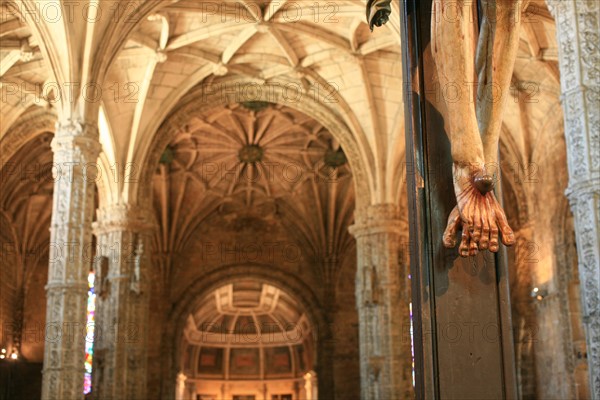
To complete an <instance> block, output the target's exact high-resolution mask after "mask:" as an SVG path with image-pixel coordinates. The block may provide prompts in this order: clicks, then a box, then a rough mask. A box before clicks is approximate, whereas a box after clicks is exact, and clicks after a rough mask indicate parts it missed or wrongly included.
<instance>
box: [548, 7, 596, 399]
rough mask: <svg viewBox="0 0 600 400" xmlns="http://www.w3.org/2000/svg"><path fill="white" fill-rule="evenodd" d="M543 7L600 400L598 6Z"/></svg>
mask: <svg viewBox="0 0 600 400" xmlns="http://www.w3.org/2000/svg"><path fill="white" fill-rule="evenodd" d="M548 5H549V8H550V11H551V12H552V14H553V15H554V18H555V19H556V33H557V40H558V48H559V62H560V73H561V86H562V104H563V108H564V113H565V137H566V142H567V159H568V164H569V188H568V189H567V197H568V198H569V202H570V204H571V209H572V211H573V215H574V217H575V224H574V225H575V235H576V240H577V255H578V260H579V261H578V263H579V278H580V280H581V302H582V310H583V321H584V326H585V331H586V343H587V359H588V365H589V377H590V389H591V396H592V398H593V399H600V291H599V287H600V111H598V110H600V54H599V53H598V42H600V3H598V1H596V0H584V1H560V0H549V1H548Z"/></svg>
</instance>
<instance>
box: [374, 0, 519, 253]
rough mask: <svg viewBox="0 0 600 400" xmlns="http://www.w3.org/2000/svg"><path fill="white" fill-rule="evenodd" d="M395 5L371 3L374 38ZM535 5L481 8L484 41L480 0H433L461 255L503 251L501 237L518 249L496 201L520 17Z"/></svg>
mask: <svg viewBox="0 0 600 400" xmlns="http://www.w3.org/2000/svg"><path fill="white" fill-rule="evenodd" d="M390 3H391V0H380V1H379V0H370V1H369V3H368V6H367V18H368V19H369V25H370V28H371V30H373V27H374V26H381V25H383V24H384V23H386V22H387V20H388V18H389V15H390V13H391V8H390ZM527 3H528V1H523V0H481V3H480V5H481V29H480V32H479V35H477V19H476V15H477V12H476V8H477V1H476V0H459V1H457V0H434V2H433V9H432V12H431V40H432V43H431V52H432V55H433V59H434V63H435V67H436V71H437V77H438V79H439V82H440V88H441V89H442V90H444V92H445V93H447V91H448V90H452V91H453V92H454V93H453V94H452V96H451V97H450V96H447V95H445V96H444V100H445V105H446V108H445V110H443V115H444V119H445V121H446V124H447V131H448V132H449V139H450V144H451V152H452V160H453V177H454V193H455V195H456V200H457V205H456V207H455V208H454V209H453V210H452V212H451V213H450V215H449V217H448V224H447V227H446V231H445V232H444V236H443V243H444V245H445V246H446V247H449V248H452V247H455V246H456V243H457V240H456V234H457V232H458V231H459V229H460V230H462V235H461V236H462V239H461V241H460V246H459V254H460V255H461V256H463V257H467V256H473V255H476V254H477V253H478V252H479V251H481V250H490V251H492V252H497V251H498V248H499V246H498V243H499V237H501V239H502V242H503V243H504V244H505V245H507V246H512V245H513V244H514V243H515V237H514V233H513V231H512V229H511V228H510V226H509V225H508V222H507V220H506V215H505V213H504V210H503V209H502V207H501V205H500V203H499V202H498V200H497V199H496V196H495V195H494V192H493V189H494V186H495V181H496V180H497V176H498V175H497V170H498V169H499V167H498V139H499V137H500V131H501V128H502V116H503V113H504V109H505V105H506V100H507V98H508V93H509V88H510V82H511V78H512V73H513V67H514V64H515V60H516V57H517V51H518V47H519V31H520V25H521V19H522V18H521V13H522V12H523V11H524V9H525V7H526V6H527Z"/></svg>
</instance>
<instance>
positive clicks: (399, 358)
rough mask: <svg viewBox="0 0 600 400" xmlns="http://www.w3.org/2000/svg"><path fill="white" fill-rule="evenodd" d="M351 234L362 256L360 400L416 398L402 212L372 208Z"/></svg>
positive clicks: (358, 279)
mask: <svg viewBox="0 0 600 400" xmlns="http://www.w3.org/2000/svg"><path fill="white" fill-rule="evenodd" d="M350 232H351V233H352V234H353V235H354V236H355V237H356V241H357V242H356V245H357V250H358V258H357V260H358V261H357V262H358V266H357V276H356V301H357V308H358V315H359V325H360V326H359V332H360V333H359V335H360V374H361V399H364V400H376V399H377V400H379V399H380V400H388V399H390V400H391V399H401V398H402V399H404V398H410V397H413V387H412V362H411V358H412V354H411V341H410V334H409V332H410V315H409V303H410V284H409V277H408V275H409V266H408V262H406V261H407V260H402V258H403V257H399V255H400V254H402V248H401V245H402V244H404V245H406V244H407V242H408V239H407V238H408V227H407V225H406V223H402V222H401V221H400V219H399V210H398V207H396V206H395V205H391V204H385V205H377V206H371V207H370V208H369V210H368V212H367V216H366V218H363V219H362V220H360V221H358V222H357V224H355V225H354V226H352V227H351V228H350Z"/></svg>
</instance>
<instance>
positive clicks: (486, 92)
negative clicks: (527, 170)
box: [367, 0, 527, 399]
mask: <svg viewBox="0 0 600 400" xmlns="http://www.w3.org/2000/svg"><path fill="white" fill-rule="evenodd" d="M526 3H527V2H526V1H522V0H480V1H479V2H478V1H477V0H422V1H418V2H417V1H415V0H403V1H400V4H401V13H400V14H401V15H400V27H401V35H402V55H403V64H404V76H403V79H404V81H405V82H406V83H407V84H406V85H405V88H409V89H408V90H407V91H406V92H405V98H404V101H405V116H406V154H407V160H406V161H407V165H413V166H414V170H413V172H414V173H413V174H407V180H408V193H409V219H410V229H411V249H410V256H411V276H412V296H413V299H412V303H413V311H414V312H413V324H414V326H415V329H414V332H415V337H414V349H415V364H416V368H415V375H416V385H415V392H416V397H417V398H427V399H430V398H479V399H487V398H490V399H491V398H516V379H515V371H514V368H515V365H514V354H513V341H512V332H511V321H510V301H509V292H508V277H507V266H506V255H505V253H506V251H505V249H504V248H502V247H501V246H500V242H502V243H504V244H505V245H507V246H511V245H513V244H514V243H515V237H514V233H513V231H512V229H511V228H510V226H509V224H508V222H507V219H506V215H505V212H504V210H503V208H502V205H501V202H500V201H499V200H498V199H501V194H500V187H499V186H500V185H499V184H498V181H499V176H500V168H499V165H498V150H499V149H498V146H499V144H498V143H499V137H500V132H501V127H502V117H503V113H504V109H505V104H506V100H507V98H508V93H509V85H510V82H511V79H512V72H513V67H514V63H515V60H516V56H517V51H518V45H519V31H520V24H521V13H522V12H523V11H524V9H525V6H526ZM390 4H391V1H390V0H369V2H368V4H367V19H368V22H369V26H370V28H371V29H373V28H374V27H375V26H381V25H383V24H385V23H386V22H387V21H388V19H389V17H390V15H391V12H392V10H391V5H390ZM434 83H437V84H438V86H437V87H436V86H435V85H434ZM436 90H437V91H439V90H442V93H444V94H445V96H443V101H442V102H441V104H440V102H438V101H437V99H436V98H435V97H436V96H435V93H436ZM448 93H451V94H452V96H448ZM435 165H448V166H450V165H451V166H452V167H451V168H447V170H444V171H441V172H442V174H441V175H440V174H434V173H432V168H431V167H432V166H435ZM494 192H496V193H494ZM457 244H458V253H456V250H454V248H455V247H456V245H457ZM458 256H460V257H458Z"/></svg>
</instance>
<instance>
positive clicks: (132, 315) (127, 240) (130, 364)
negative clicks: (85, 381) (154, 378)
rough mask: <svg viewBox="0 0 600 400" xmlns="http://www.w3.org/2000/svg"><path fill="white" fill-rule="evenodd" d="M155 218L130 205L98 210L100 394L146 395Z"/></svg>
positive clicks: (96, 379)
mask: <svg viewBox="0 0 600 400" xmlns="http://www.w3.org/2000/svg"><path fill="white" fill-rule="evenodd" d="M152 221H153V219H152V213H151V212H149V211H146V210H143V209H138V208H133V207H129V206H127V205H116V206H111V207H107V208H103V209H100V210H98V222H96V223H95V224H94V234H95V235H96V237H97V239H98V246H97V247H98V251H99V254H98V257H96V262H95V273H96V335H95V337H94V353H95V355H94V362H93V367H92V378H93V384H92V393H93V395H94V397H95V398H97V399H102V400H104V399H145V398H146V386H147V385H146V375H147V371H146V370H147V353H146V352H147V331H148V314H149V310H148V299H149V284H148V278H147V276H148V273H149V268H150V261H149V245H150V232H151V230H152V228H153V224H152Z"/></svg>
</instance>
